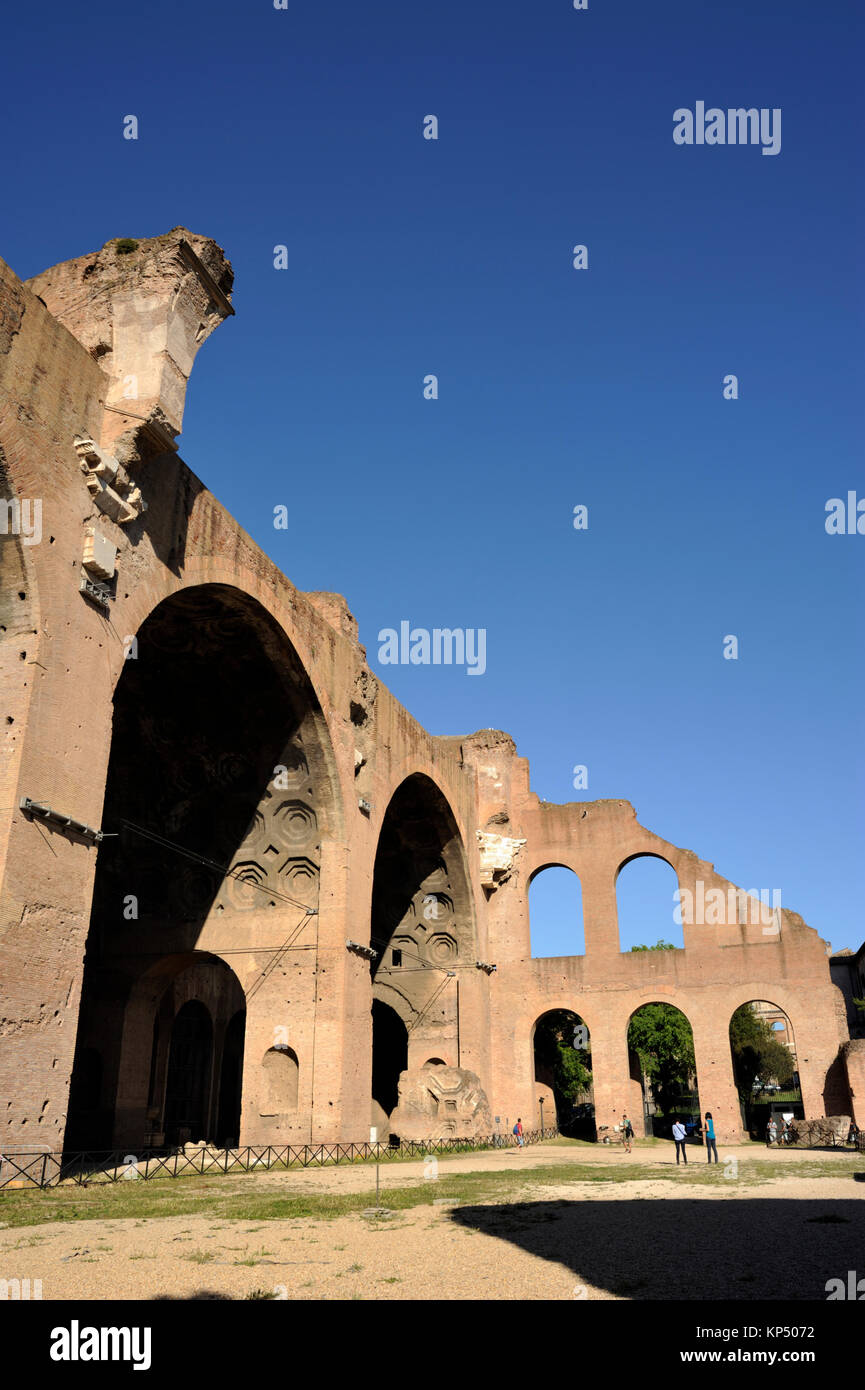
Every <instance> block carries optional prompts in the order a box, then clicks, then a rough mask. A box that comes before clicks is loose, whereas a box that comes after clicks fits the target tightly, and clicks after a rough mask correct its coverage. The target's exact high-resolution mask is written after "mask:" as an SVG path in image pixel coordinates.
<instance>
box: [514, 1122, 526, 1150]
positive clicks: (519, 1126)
mask: <svg viewBox="0 0 865 1390" xmlns="http://www.w3.org/2000/svg"><path fill="white" fill-rule="evenodd" d="M514 1134H515V1136H516V1140H517V1144H518V1146H519V1147H520V1148H522V1147H523V1144H524V1140H523V1122H522V1120H521V1119H520V1117H519V1115H518V1116H517V1122H516V1124H515V1125H514Z"/></svg>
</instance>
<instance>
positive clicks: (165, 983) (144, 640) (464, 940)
mask: <svg viewBox="0 0 865 1390" xmlns="http://www.w3.org/2000/svg"><path fill="white" fill-rule="evenodd" d="M355 693H356V694H357V693H359V692H355ZM361 693H362V692H361ZM348 713H349V717H350V718H351V721H352V723H353V724H354V725H355V726H356V728H357V730H361V729H362V727H363V724H364V722H365V719H366V717H367V715H366V713H365V711H364V708H363V704H362V701H352V703H351V707H350V711H349V712H348ZM358 739H359V741H362V738H361V735H360V734H358ZM362 768H363V762H362V761H361V762H359V763H358V765H357V768H356V775H357V776H359V777H361V778H362V775H363V774H362ZM361 786H362V781H361V782H358V787H361ZM343 804H344V802H343V797H342V796H341V794H340V790H339V784H338V777H337V773H336V770H335V764H334V759H333V754H332V750H331V747H330V742H329V737H328V732H327V727H326V722H325V719H324V716H323V713H322V710H321V707H320V705H319V702H318V700H317V698H316V695H315V692H314V690H313V687H312V684H311V682H310V680H309V677H308V675H307V673H306V671H305V669H304V667H303V664H302V662H301V660H300V658H299V656H298V654H297V652H296V651H295V649H294V648H293V646H292V645H291V643H290V642H289V640H288V638H287V637H286V635H285V633H284V632H283V631H282V629H281V628H280V627H279V626H278V624H277V623H276V622H275V620H274V619H273V618H272V617H271V616H270V615H269V614H268V613H267V612H266V611H265V609H264V608H262V606H261V605H260V604H258V603H257V602H256V601H255V600H253V599H252V598H251V597H250V596H249V595H247V594H244V593H241V592H240V591H238V590H236V589H233V588H231V587H229V586H227V585H223V584H207V585H201V586H198V587H195V588H190V589H184V590H181V591H179V592H178V593H177V594H175V595H173V596H172V597H171V598H168V599H166V600H164V601H163V602H162V603H161V604H159V605H158V606H157V607H156V608H155V609H154V610H153V612H152V613H151V614H150V616H149V617H148V618H147V620H146V621H145V622H144V624H143V625H142V627H141V628H140V630H139V632H138V634H137V637H136V641H135V643H134V645H133V646H132V647H131V648H130V650H129V659H128V660H127V661H126V663H125V666H124V669H123V672H122V674H121V677H120V679H119V681H118V684H117V688H116V691H115V695H114V702H113V727H112V742H111V753H110V760H109V768H108V775H107V781H106V789H105V803H104V812H103V826H104V828H105V829H107V830H108V832H109V834H108V836H107V837H106V838H105V839H104V840H103V841H102V843H101V844H100V846H99V851H98V857H97V864H96V876H95V883H94V892H93V905H92V913H91V921H90V930H89V935H88V941H87V952H86V957H85V970H84V980H83V989H82V998H81V1006H80V1012H79V1028H78V1039H77V1047H76V1056H75V1064H74V1070H73V1078H72V1088H71V1093H70V1105H69V1124H68V1129H67V1146H68V1147H74V1148H79V1147H80V1148H90V1147H102V1146H108V1145H109V1144H112V1143H118V1144H119V1143H126V1142H132V1141H133V1140H135V1142H141V1143H144V1142H147V1141H148V1139H149V1140H151V1141H152V1142H160V1143H161V1142H164V1143H176V1142H183V1141H185V1140H195V1139H196V1138H203V1139H206V1140H209V1141H214V1142H224V1141H225V1140H227V1139H232V1138H234V1139H236V1138H237V1137H238V1135H239V1132H240V1130H241V1127H242V1118H241V1116H242V1111H243V1108H244V1106H245V1105H246V1103H247V1101H248V1102H249V1113H251V1114H254V1116H255V1124H256V1127H257V1130H258V1132H260V1133H261V1134H262V1135H263V1136H267V1137H271V1136H272V1137H273V1139H274V1140H276V1139H278V1138H280V1137H282V1136H283V1135H285V1134H286V1133H290V1132H292V1127H293V1126H295V1125H299V1124H300V1123H301V1117H300V1115H299V1110H300V1108H301V1099H300V1098H301V1095H304V1096H306V1098H307V1099H306V1102H305V1103H304V1104H305V1109H306V1119H307V1120H309V1118H310V1106H311V1104H312V1100H311V1097H312V1096H313V1094H314V1070H315V1039H314V1031H315V1021H314V1020H315V1010H316V1001H317V998H318V992H319V984H318V982H317V979H316V971H315V960H316V949H317V929H316V917H317V909H318V904H319V900H320V880H321V878H322V874H323V873H325V872H327V867H326V858H327V852H328V850H329V849H333V848H335V847H339V846H340V845H342V844H343V843H344V840H345V831H344V821H343V814H344V813H343V809H342V808H343ZM362 804H365V803H363V802H362ZM659 872H660V873H664V872H665V873H666V874H667V875H668V876H671V879H670V877H668V879H667V881H666V882H665V883H664V884H663V888H660V887H658V886H657V885H658V882H659V880H658V879H657V875H658V874H659ZM640 873H643V874H645V873H649V874H650V875H654V876H655V885H656V886H655V888H654V889H653V895H654V896H655V898H656V899H659V900H660V901H661V902H662V903H663V906H664V913H663V917H661V916H657V917H650V916H648V915H646V913H645V903H646V900H647V897H648V896H649V895H648V893H647V890H646V887H645V882H644V885H643V887H642V888H639V887H638V889H637V898H636V899H635V901H638V902H639V903H640V904H641V909H642V912H643V915H642V917H641V918H640V920H639V921H638V924H637V926H636V927H635V928H634V931H635V933H636V935H637V936H638V937H639V938H640V940H639V941H637V942H635V943H634V944H636V945H647V946H651V945H652V944H653V943H654V941H656V940H657V939H658V937H659V936H660V937H662V938H663V939H665V940H666V941H670V939H671V938H672V937H673V930H672V928H673V923H672V910H671V909H672V895H673V893H674V891H675V887H676V880H675V873H674V871H673V870H672V868H671V867H670V866H669V865H668V864H666V862H665V861H660V860H658V859H657V858H641V859H637V860H634V861H632V863H630V864H628V865H626V866H625V867H624V869H623V871H622V873H621V874H620V876H619V877H620V882H621V883H624V882H625V881H626V875H627V878H628V879H630V878H631V877H633V876H634V875H639V874H640ZM549 874H557V875H561V874H565V875H568V876H569V879H570V882H571V884H572V885H576V886H577V889H578V880H577V878H576V875H574V874H572V873H571V872H570V871H568V870H562V869H550V870H549ZM547 878H548V874H547V873H543V872H539V873H537V874H536V875H535V876H534V878H533V881H532V886H531V889H530V894H531V896H532V909H531V924H532V933H533V942H532V944H533V952H532V953H533V955H539V954H546V953H547V952H545V951H543V950H539V949H537V948H536V942H535V940H534V937H535V933H536V928H537V916H536V908H535V902H536V896H537V893H538V892H539V890H540V883H541V882H542V881H543V880H545V879H547ZM578 906H579V904H578V902H577V907H578ZM621 911H622V907H621V899H620V914H621ZM370 912H371V919H370V924H369V936H370V941H371V945H372V949H373V951H374V953H375V954H374V956H373V958H372V959H371V962H370V966H369V969H370V986H371V988H370V998H371V1010H372V1019H371V1023H372V1088H371V1089H372V1095H371V1097H370V1116H371V1124H373V1125H375V1126H376V1127H377V1128H379V1129H382V1130H385V1131H386V1129H387V1126H388V1121H389V1117H390V1115H391V1113H392V1111H393V1109H394V1107H395V1106H396V1105H397V1103H398V1100H399V1096H398V1078H399V1075H400V1073H401V1072H402V1071H404V1070H405V1069H406V1068H407V1067H408V1068H416V1067H423V1066H425V1065H427V1064H428V1063H430V1064H432V1063H436V1062H441V1060H442V1059H443V1058H447V1059H448V1061H449V1062H450V1063H451V1064H456V1065H457V1066H459V1065H460V1062H461V1057H462V1045H463V1040H462V1039H461V1037H460V985H461V977H463V972H465V971H472V972H473V971H474V970H475V969H476V960H477V954H478V951H477V936H476V928H475V915H474V908H473V899H472V892H471V887H470V882H469V876H468V871H467V864H466V855H465V848H464V845H463V841H462V837H461V834H460V831H459V828H458V825H457V823H456V820H455V817H454V815H453V812H452V811H451V808H450V806H449V805H448V802H447V800H446V798H445V797H444V796H443V794H442V793H441V791H440V790H439V788H438V787H437V786H436V785H435V784H434V782H433V781H432V780H431V779H430V778H429V777H427V776H425V775H422V774H420V773H415V774H411V775H408V776H407V777H406V778H405V780H404V781H403V782H402V783H401V784H400V786H399V787H398V788H397V790H396V791H395V792H394V794H393V796H392V798H391V801H390V803H389V805H388V807H387V808H386V811H385V814H384V817H383V820H382V824H381V827H380V831H379V836H378V844H377V852H376V857H375V861H374V870H373V883H372V895H371V907H370ZM553 916H554V917H555V918H556V920H557V922H558V924H559V929H560V930H563V931H564V932H565V938H564V939H562V940H561V941H560V942H558V943H556V945H555V946H554V949H553V950H552V951H550V952H549V953H550V954H567V955H575V954H579V951H578V949H577V947H578V945H579V942H578V941H575V940H574V939H573V936H572V935H570V932H571V923H572V922H574V921H576V920H577V919H578V916H579V913H578V912H574V913H572V914H571V915H570V917H568V916H567V914H566V913H564V912H563V911H562V910H561V909H555V908H554V911H553ZM563 923H565V925H564V926H563V925H562V924H563ZM357 935H358V936H360V938H361V939H363V938H364V936H365V925H361V926H360V927H359V929H358V932H357ZM673 944H675V941H673ZM304 952H306V954H304ZM229 960H230V961H231V966H229V964H228V963H227V962H228V961H229ZM256 996H257V998H256ZM253 1017H255V1018H256V1019H260V1018H262V1017H265V1018H269V1022H270V1025H271V1026H270V1030H269V1031H272V1032H274V1034H277V1033H278V1034H279V1035H280V1037H283V1036H284V1035H286V1030H287V1029H288V1032H290V1033H293V1031H294V1024H295V1022H296V1021H297V1020H298V1019H303V1020H304V1022H303V1028H304V1029H305V1030H306V1031H305V1036H304V1041H303V1043H302V1044H301V1043H299V1042H298V1040H297V1038H294V1044H296V1047H295V1046H293V1045H292V1043H291V1042H286V1041H284V1040H283V1041H280V1040H278V1039H277V1040H273V1039H265V1038H264V1037H263V1035H262V1031H261V1027H260V1025H259V1024H258V1023H257V1024H256V1033H255V1038H256V1042H255V1047H254V1049H252V1050H251V1049H250V1047H249V1045H248V1042H246V1043H245V1042H244V1038H245V1033H246V1029H247V1019H248V1018H249V1019H251V1018H253ZM289 1025H291V1026H290V1027H289ZM244 1055H246V1062H244ZM249 1083H252V1092H251V1093H250V1094H249V1095H248V1096H247V1097H244V1096H243V1094H242V1093H243V1090H244V1088H246V1089H247V1090H249ZM94 1096H96V1097H97V1099H96V1100H94Z"/></svg>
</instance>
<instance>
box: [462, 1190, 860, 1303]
mask: <svg viewBox="0 0 865 1390" xmlns="http://www.w3.org/2000/svg"><path fill="white" fill-rule="evenodd" d="M851 1186H852V1184H851ZM450 1219H451V1220H452V1221H453V1223H454V1224H455V1225H457V1226H465V1227H467V1228H468V1229H470V1230H474V1231H481V1232H483V1233H484V1234H485V1235H488V1236H495V1237H496V1238H497V1239H498V1240H501V1241H503V1242H506V1243H510V1244H511V1245H514V1246H517V1247H518V1248H519V1249H521V1250H524V1251H526V1252H528V1253H529V1254H531V1255H536V1256H538V1257H539V1258H540V1259H543V1260H553V1261H556V1262H557V1263H559V1264H561V1265H564V1266H565V1267H566V1268H570V1269H571V1270H572V1271H573V1275H574V1286H575V1290H578V1289H579V1287H580V1286H584V1285H589V1286H591V1287H592V1288H594V1289H603V1290H606V1291H607V1292H609V1293H612V1294H616V1295H618V1296H619V1297H622V1298H630V1299H636V1300H640V1299H663V1300H671V1299H707V1300H708V1299H712V1300H716V1299H717V1300H726V1299H733V1300H741V1301H750V1300H751V1299H758V1298H759V1299H778V1300H785V1301H786V1300H797V1301H799V1300H815V1299H816V1300H825V1299H826V1297H827V1294H826V1282H827V1280H829V1279H835V1278H841V1279H844V1280H845V1282H846V1278H847V1271H848V1270H851V1269H852V1270H857V1271H858V1276H859V1277H860V1278H861V1277H863V1276H865V1202H863V1201H862V1199H861V1198H859V1197H853V1198H851V1200H849V1201H848V1200H846V1199H845V1200H842V1201H838V1200H835V1201H830V1200H826V1201H824V1200H820V1199H817V1200H811V1199H809V1200H804V1201H798V1200H795V1199H794V1200H786V1201H785V1200H781V1199H774V1200H773V1199H771V1198H763V1197H753V1198H752V1197H749V1198H742V1199H730V1200H715V1201H713V1200H706V1199H692V1200H688V1199H686V1198H670V1199H665V1200H663V1201H659V1200H654V1201H653V1200H649V1199H639V1198H636V1199H629V1200H627V1201H607V1200H605V1199H602V1198H593V1199H589V1200H585V1201H558V1202H554V1201H550V1202H521V1203H513V1204H509V1205H505V1206H465V1207H458V1208H456V1209H455V1210H453V1211H452V1212H451V1213H450ZM578 1296H580V1295H579V1294H578V1293H575V1297H578ZM582 1296H584V1297H585V1296H586V1295H585V1294H584V1295H582ZM588 1296H589V1297H591V1293H589V1295H588Z"/></svg>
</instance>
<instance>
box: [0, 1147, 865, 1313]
mask: <svg viewBox="0 0 865 1390" xmlns="http://www.w3.org/2000/svg"><path fill="white" fill-rule="evenodd" d="M732 1157H737V1158H739V1159H740V1161H741V1160H742V1159H747V1160H749V1161H751V1162H754V1161H756V1162H758V1163H759V1162H761V1161H764V1160H766V1159H772V1160H773V1161H775V1162H778V1161H782V1162H783V1164H784V1169H785V1172H784V1174H783V1175H782V1176H776V1177H773V1178H772V1179H771V1180H770V1181H769V1182H766V1183H762V1184H759V1185H751V1184H749V1183H747V1182H745V1181H740V1180H739V1179H737V1178H736V1177H735V1176H732V1175H731V1174H730V1169H729V1167H728V1168H727V1169H726V1170H725V1159H727V1160H729V1159H730V1158H732ZM814 1158H815V1155H814V1154H809V1153H801V1152H797V1151H789V1152H781V1153H777V1152H775V1151H772V1152H769V1151H767V1150H765V1149H760V1148H757V1147H753V1148H747V1149H730V1150H729V1153H722V1155H721V1160H722V1161H721V1164H720V1165H719V1167H718V1168H717V1169H715V1170H714V1171H713V1173H712V1181H711V1183H708V1184H706V1185H702V1184H701V1185H698V1184H697V1183H696V1182H695V1181H694V1177H695V1176H696V1173H697V1172H700V1173H702V1170H703V1168H704V1167H705V1158H704V1156H703V1153H702V1150H700V1151H699V1152H697V1153H695V1155H694V1159H693V1160H692V1164H691V1165H689V1167H690V1171H689V1170H686V1169H684V1168H683V1169H682V1170H680V1171H679V1172H678V1173H677V1174H676V1175H675V1178H674V1180H672V1181H671V1180H670V1178H671V1177H672V1174H670V1169H671V1167H672V1168H674V1167H675V1163H674V1161H673V1160H672V1159H671V1156H670V1153H669V1150H668V1149H667V1148H666V1147H661V1148H654V1149H638V1150H636V1151H635V1152H634V1154H633V1155H632V1156H631V1157H630V1158H629V1156H628V1155H626V1154H624V1153H623V1152H622V1151H621V1150H620V1149H616V1150H613V1151H611V1150H610V1149H604V1148H600V1147H598V1148H592V1149H584V1148H579V1149H568V1148H564V1147H558V1146H554V1145H551V1146H547V1145H544V1146H539V1147H538V1148H535V1149H532V1150H530V1151H525V1152H523V1153H518V1152H516V1151H513V1150H505V1151H491V1152H490V1153H484V1154H468V1155H465V1156H461V1157H458V1158H453V1159H449V1160H447V1161H446V1162H441V1163H440V1165H439V1174H440V1175H441V1176H451V1175H454V1174H457V1173H460V1172H463V1173H469V1172H473V1173H477V1172H481V1171H483V1172H495V1171H506V1172H508V1173H513V1172H515V1171H521V1172H522V1173H523V1174H524V1179H525V1180H524V1181H522V1182H521V1183H520V1185H519V1189H518V1192H517V1194H516V1195H514V1193H513V1192H512V1191H510V1190H509V1192H508V1194H507V1198H506V1200H504V1201H503V1202H495V1201H493V1202H487V1201H485V1202H483V1203H478V1204H471V1203H460V1204H458V1205H452V1204H449V1203H447V1204H446V1203H444V1202H441V1203H439V1204H438V1205H433V1206H416V1207H412V1208H408V1209H406V1210H400V1211H397V1212H395V1213H394V1214H393V1215H392V1216H391V1217H389V1218H385V1219H382V1218H376V1217H370V1216H366V1215H363V1214H361V1213H359V1212H358V1213H352V1214H351V1215H346V1216H340V1217H337V1218H335V1219H329V1220H326V1219H318V1218H314V1219H313V1218H303V1219H296V1218H295V1219H287V1220H281V1219H275V1220H260V1221H257V1222H250V1221H248V1220H246V1221H230V1220H226V1219H225V1218H224V1217H218V1218H217V1217H209V1216H207V1215H206V1214H204V1215H201V1216H194V1215H193V1216H188V1215H187V1216H171V1217H164V1218H159V1219H155V1218H153V1219H146V1220H135V1219H123V1220H82V1221H74V1222H63V1223H61V1222H51V1223H46V1224H44V1225H40V1226H27V1227H15V1228H9V1229H2V1220H3V1208H2V1199H0V1261H2V1264H0V1277H3V1278H6V1279H11V1278H20V1279H25V1278H30V1279H31V1280H35V1279H40V1280H41V1281H42V1297H43V1299H45V1300H64V1299H96V1300H100V1299H155V1298H166V1297H167V1298H171V1299H196V1298H198V1299H200V1298H233V1299H242V1298H248V1297H249V1296H250V1295H252V1294H253V1293H255V1292H256V1291H267V1292H268V1293H272V1292H273V1291H274V1290H276V1293H277V1297H278V1298H285V1299H288V1300H292V1301H293V1300H296V1299H314V1300H318V1299H398V1300H401V1299H425V1300H427V1299H437V1300H438V1299H445V1300H448V1299H455V1300H460V1299H495V1300H500V1299H567V1300H578V1301H583V1300H588V1299H617V1298H625V1299H685V1298H704V1299H741V1300H750V1299H755V1298H769V1299H779V1300H813V1299H818V1300H824V1299H825V1298H826V1291H825V1285H826V1282H827V1280H829V1279H831V1278H837V1277H841V1278H845V1279H846V1276H847V1271H848V1270H851V1269H853V1270H858V1274H859V1277H862V1276H865V1239H863V1238H865V1206H863V1200H862V1199H863V1197H865V1182H861V1181H858V1180H857V1179H856V1177H855V1176H854V1173H853V1171H852V1169H851V1165H850V1164H849V1162H847V1161H845V1160H843V1159H842V1160H841V1164H840V1165H839V1173H838V1175H837V1176H828V1177H813V1176H806V1174H805V1172H804V1170H803V1169H802V1165H803V1164H804V1163H807V1162H808V1161H809V1160H810V1161H813V1159H814ZM632 1162H633V1163H635V1164H639V1165H641V1166H642V1165H645V1164H650V1165H651V1166H652V1167H657V1168H658V1172H659V1178H658V1179H657V1180H652V1179H639V1180H638V1179H634V1180H630V1181H627V1182H613V1181H610V1182H602V1183H599V1182H587V1181H585V1180H583V1181H573V1182H572V1181H569V1180H567V1179H565V1180H564V1181H557V1182H556V1184H555V1185H544V1183H543V1181H542V1180H541V1179H539V1178H535V1179H533V1178H532V1170H533V1169H537V1168H539V1167H541V1166H549V1165H551V1164H556V1165H559V1164H561V1165H570V1164H585V1163H592V1164H595V1163H598V1164H602V1165H605V1166H607V1167H608V1168H610V1170H611V1171H610V1178H611V1179H612V1178H613V1177H614V1176H616V1175H615V1173H614V1172H613V1171H612V1170H613V1169H620V1168H621V1167H622V1165H627V1164H629V1163H632ZM787 1169H789V1173H787V1172H786V1170H787ZM797 1170H799V1171H797ZM664 1171H666V1172H667V1173H668V1174H669V1176H668V1178H667V1179H664V1178H662V1177H661V1174H662V1173H663V1172H664ZM725 1173H726V1175H725ZM432 1180H433V1181H434V1179H432ZM183 1181H185V1180H183ZM219 1181H221V1180H219ZM225 1181H226V1182H229V1183H230V1182H233V1181H234V1182H243V1183H255V1184H256V1185H259V1184H260V1185H261V1186H262V1188H264V1187H266V1188H267V1190H269V1191H273V1190H277V1191H285V1192H286V1193H291V1192H299V1191H304V1192H310V1193H312V1192H316V1193H318V1192H343V1193H348V1192H363V1191H370V1205H372V1204H373V1202H374V1182H375V1176H374V1171H373V1170H371V1169H370V1168H369V1167H366V1166H365V1167H353V1168H352V1167H344V1168H341V1167H340V1168H333V1169H328V1170H312V1169H307V1170H302V1171H299V1172H290V1173H269V1174H261V1175H258V1176H250V1177H246V1178H239V1179H230V1178H229V1179H226V1180H225ZM429 1181H430V1177H429V1170H428V1171H427V1176H426V1177H425V1176H424V1164H423V1162H421V1161H418V1162H417V1163H414V1162H412V1163H402V1164H399V1165H394V1166H392V1167H388V1168H387V1169H384V1168H383V1171H382V1184H383V1186H384V1185H387V1186H388V1187H397V1186H403V1185H406V1184H407V1185H411V1184H415V1185H422V1184H424V1183H427V1182H429Z"/></svg>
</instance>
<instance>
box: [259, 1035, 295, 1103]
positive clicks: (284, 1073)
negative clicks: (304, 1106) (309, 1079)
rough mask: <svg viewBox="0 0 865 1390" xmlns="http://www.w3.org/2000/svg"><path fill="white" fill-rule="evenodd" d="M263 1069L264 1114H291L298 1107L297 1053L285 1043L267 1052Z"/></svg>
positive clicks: (262, 1065)
mask: <svg viewBox="0 0 865 1390" xmlns="http://www.w3.org/2000/svg"><path fill="white" fill-rule="evenodd" d="M261 1070H262V1081H263V1090H262V1102H261V1113H262V1115H269V1116H279V1115H289V1114H290V1113H291V1112H292V1111H293V1110H296V1109H297V1102H298V1095H299V1088H300V1064H299V1062H298V1060H297V1053H296V1052H295V1051H294V1049H293V1048H291V1047H287V1046H286V1045H285V1044H284V1043H280V1044H277V1046H275V1047H271V1048H269V1049H268V1050H267V1052H265V1054H264V1060H263V1062H262V1064H261Z"/></svg>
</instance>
